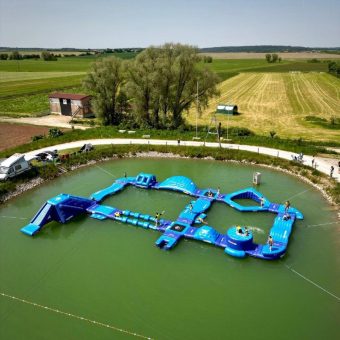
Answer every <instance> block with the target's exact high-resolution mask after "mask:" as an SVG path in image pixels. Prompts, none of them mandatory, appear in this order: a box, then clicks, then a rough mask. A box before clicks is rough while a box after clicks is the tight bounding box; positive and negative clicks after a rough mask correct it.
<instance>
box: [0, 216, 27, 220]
mask: <svg viewBox="0 0 340 340" xmlns="http://www.w3.org/2000/svg"><path fill="white" fill-rule="evenodd" d="M0 217H1V218H16V219H19V220H28V219H29V218H28V217H17V216H4V215H1V216H0Z"/></svg>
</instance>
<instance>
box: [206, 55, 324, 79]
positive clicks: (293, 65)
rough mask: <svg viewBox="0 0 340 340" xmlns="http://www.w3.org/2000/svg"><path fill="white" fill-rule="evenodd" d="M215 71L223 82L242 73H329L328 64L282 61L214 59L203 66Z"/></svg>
mask: <svg viewBox="0 0 340 340" xmlns="http://www.w3.org/2000/svg"><path fill="white" fill-rule="evenodd" d="M201 65H205V66H207V67H208V68H210V69H211V70H212V71H214V72H215V73H216V74H218V76H219V77H220V78H221V80H226V79H228V78H231V77H233V76H235V75H237V74H238V73H240V72H294V71H300V72H327V71H328V64H327V63H326V62H320V63H309V62H306V61H289V60H282V61H281V62H280V63H279V62H278V63H273V64H271V63H268V62H267V61H266V60H264V59H214V60H213V62H212V63H208V64H201Z"/></svg>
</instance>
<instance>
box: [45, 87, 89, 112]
mask: <svg viewBox="0 0 340 340" xmlns="http://www.w3.org/2000/svg"><path fill="white" fill-rule="evenodd" d="M48 97H49V100H50V111H51V113H55V114H60V115H63V116H72V117H75V116H77V117H82V118H88V117H93V116H94V114H93V112H92V110H91V96H87V95H84V94H72V93H52V94H50V95H49V96H48Z"/></svg>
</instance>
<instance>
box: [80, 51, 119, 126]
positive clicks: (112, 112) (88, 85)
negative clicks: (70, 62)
mask: <svg viewBox="0 0 340 340" xmlns="http://www.w3.org/2000/svg"><path fill="white" fill-rule="evenodd" d="M124 82H125V72H124V65H123V61H122V59H120V58H116V57H109V58H105V59H103V60H100V61H97V62H96V63H94V64H93V66H92V69H91V71H90V72H89V73H88V74H87V77H86V79H85V81H84V87H85V89H87V90H89V91H90V92H91V93H93V95H94V98H93V100H92V103H93V106H94V110H95V113H96V114H97V116H98V117H99V118H100V119H101V120H102V122H103V124H104V125H118V124H119V123H120V122H121V117H122V112H121V110H119V107H118V106H120V105H119V104H121V103H120V101H119V97H118V96H119V92H120V90H121V87H122V86H123V85H124Z"/></svg>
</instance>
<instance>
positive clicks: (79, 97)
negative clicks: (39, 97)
mask: <svg viewBox="0 0 340 340" xmlns="http://www.w3.org/2000/svg"><path fill="white" fill-rule="evenodd" d="M88 97H91V96H89V95H86V94H73V93H61V92H55V93H51V94H50V95H49V96H48V98H59V99H71V100H82V99H85V98H88Z"/></svg>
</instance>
